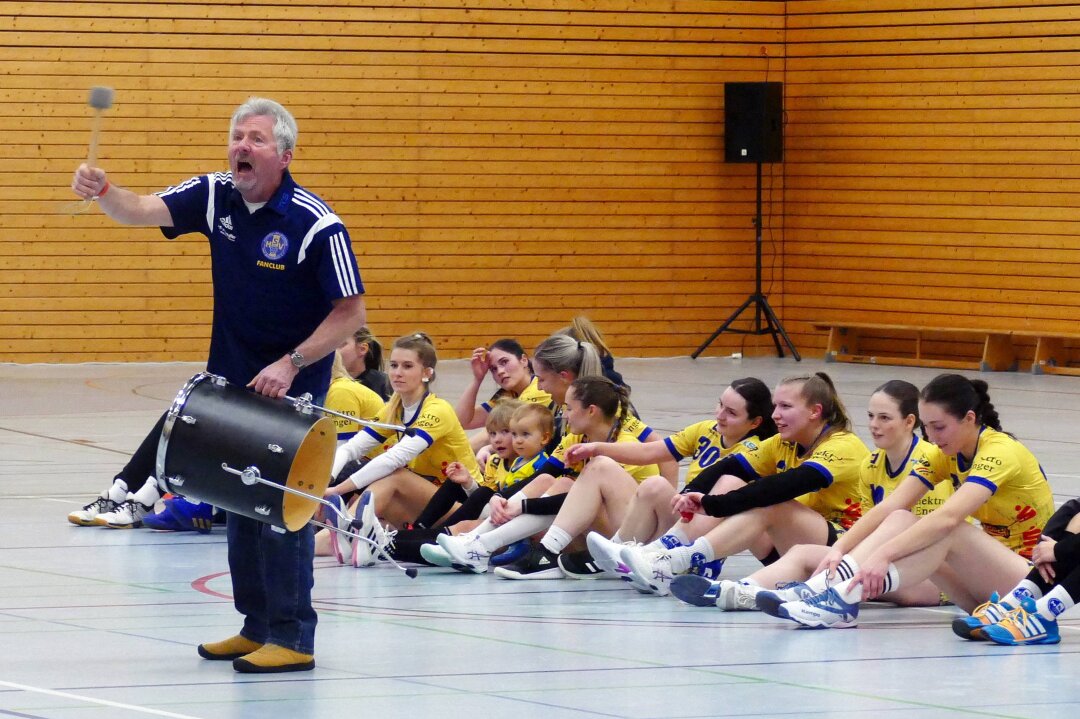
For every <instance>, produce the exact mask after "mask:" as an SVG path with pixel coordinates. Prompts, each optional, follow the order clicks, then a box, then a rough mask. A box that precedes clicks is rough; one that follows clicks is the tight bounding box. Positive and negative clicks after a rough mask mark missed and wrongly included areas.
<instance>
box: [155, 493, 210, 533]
mask: <svg viewBox="0 0 1080 719" xmlns="http://www.w3.org/2000/svg"><path fill="white" fill-rule="evenodd" d="M165 509H166V510H167V511H168V512H169V513H171V514H172V516H173V517H174V518H175V519H176V522H177V524H179V525H180V527H181V528H183V529H187V530H192V529H193V530H195V531H196V532H198V533H199V534H210V530H211V529H213V528H214V507H213V506H212V505H209V504H207V503H206V502H199V503H198V504H195V503H194V502H189V501H188V500H186V499H184V498H183V497H173V498H171V499H166V500H165Z"/></svg>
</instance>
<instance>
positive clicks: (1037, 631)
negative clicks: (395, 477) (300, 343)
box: [143, 520, 1061, 647]
mask: <svg viewBox="0 0 1080 719" xmlns="http://www.w3.org/2000/svg"><path fill="white" fill-rule="evenodd" d="M143 521H146V520H143ZM1051 611H1053V610H1051ZM982 633H983V636H984V637H986V638H987V639H989V640H990V641H992V642H994V643H995V644H1007V645H1009V646H1013V647H1022V646H1026V645H1028V644H1057V643H1058V642H1060V641H1061V634H1060V633H1059V632H1058V623H1057V619H1045V618H1043V617H1042V616H1040V615H1039V614H1038V612H1037V611H1036V609H1035V600H1033V599H1031V598H1030V597H1025V598H1024V599H1023V600H1022V601H1021V602H1020V606H1019V607H1018V608H1017V609H1013V610H1012V611H1010V612H1009V613H1008V614H1006V615H1005V618H1004V619H1002V620H1001V621H1000V622H998V623H997V624H990V625H988V626H985V627H983V628H982Z"/></svg>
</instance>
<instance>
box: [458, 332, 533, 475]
mask: <svg viewBox="0 0 1080 719" xmlns="http://www.w3.org/2000/svg"><path fill="white" fill-rule="evenodd" d="M469 367H470V368H471V369H472V382H471V383H470V384H469V386H468V387H466V388H465V392H464V393H463V394H462V395H461V399H459V400H458V403H457V407H456V408H455V411H456V412H457V416H458V419H459V420H461V426H462V427H464V428H465V429H467V430H468V429H476V428H477V427H483V426H484V419H485V418H486V417H487V414H488V412H490V411H491V407H492V405H493V404H494V403H495V402H496V401H498V400H499V399H503V398H513V399H519V400H521V401H522V402H534V403H536V404H541V405H544V406H548V405H550V404H551V395H549V394H548V393H547V392H544V391H542V390H540V389H539V388H538V387H537V386H536V377H535V376H533V373H532V365H531V364H530V363H529V357H528V355H526V354H525V350H524V349H523V348H522V347H521V344H520V343H519V342H518V341H517V340H514V339H509V338H503V339H500V340H495V342H493V343H492V344H491V346H490V347H487V348H486V349H485V348H483V347H477V348H476V349H474V350H473V353H472V357H471V358H470V360H469ZM489 373H490V374H491V378H492V379H493V380H495V384H497V385H499V389H498V390H497V391H496V392H495V394H493V395H492V396H491V399H489V400H488V401H487V402H481V403H480V404H477V403H476V396H477V395H478V394H479V393H480V386H481V385H482V384H483V383H484V378H485V377H486V376H487V375H488V374H489ZM469 444H470V445H471V446H472V448H473V449H474V450H477V451H479V450H480V449H481V448H482V447H484V445H486V444H487V435H486V434H485V433H483V432H479V433H477V434H475V435H473V436H472V437H471V438H470V439H469ZM486 455H487V453H485V456H484V460H485V461H486V460H487V456H486Z"/></svg>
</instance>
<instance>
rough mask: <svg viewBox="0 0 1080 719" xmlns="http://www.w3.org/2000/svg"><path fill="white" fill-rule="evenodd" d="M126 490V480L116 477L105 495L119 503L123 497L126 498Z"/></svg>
mask: <svg viewBox="0 0 1080 719" xmlns="http://www.w3.org/2000/svg"><path fill="white" fill-rule="evenodd" d="M127 491H128V486H127V482H125V481H124V480H122V479H120V478H119V477H117V478H116V479H114V480H113V483H112V485H111V486H110V487H109V489H108V490H107V495H106V496H108V498H109V499H111V500H112V501H114V502H116V503H117V504H120V503H121V502H123V501H124V500H125V499H127Z"/></svg>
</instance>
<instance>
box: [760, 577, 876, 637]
mask: <svg viewBox="0 0 1080 719" xmlns="http://www.w3.org/2000/svg"><path fill="white" fill-rule="evenodd" d="M775 616H777V617H780V618H781V619H790V620H791V621H793V622H798V623H799V624H801V625H803V626H804V627H810V628H811V629H828V628H833V629H847V628H848V627H855V626H858V624H859V605H858V603H856V604H849V603H848V602H845V601H844V600H843V599H841V598H840V593H839V592H837V591H836V589H835V588H834V587H830V588H828V589H826V590H825V591H824V592H822V593H821V594H817V595H814V596H813V597H810V598H808V599H800V600H797V601H794V602H784V603H783V604H781V605H780V606H779V607H777V613H776V615H775Z"/></svg>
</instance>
